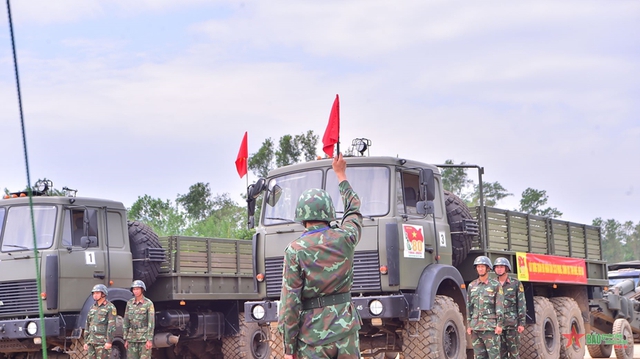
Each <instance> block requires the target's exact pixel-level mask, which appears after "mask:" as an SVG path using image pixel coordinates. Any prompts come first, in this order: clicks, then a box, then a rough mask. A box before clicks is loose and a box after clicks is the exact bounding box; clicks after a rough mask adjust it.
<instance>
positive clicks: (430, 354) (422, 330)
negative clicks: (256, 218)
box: [402, 295, 467, 359]
mask: <svg viewBox="0 0 640 359" xmlns="http://www.w3.org/2000/svg"><path fill="white" fill-rule="evenodd" d="M466 347H467V338H466V335H465V327H464V322H463V320H462V314H461V313H460V308H459V307H458V304H456V302H454V301H453V299H451V298H450V297H446V296H443V295H437V296H436V299H435V301H434V303H433V307H432V309H431V310H424V311H422V313H421V316H420V320H419V321H417V322H407V323H405V327H404V330H403V331H402V352H403V357H404V358H405V359H440V358H443V359H465V358H466V357H467V352H466Z"/></svg>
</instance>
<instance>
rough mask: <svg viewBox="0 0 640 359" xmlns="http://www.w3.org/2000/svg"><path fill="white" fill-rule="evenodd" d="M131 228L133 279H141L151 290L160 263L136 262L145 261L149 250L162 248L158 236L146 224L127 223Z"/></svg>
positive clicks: (130, 242)
mask: <svg viewBox="0 0 640 359" xmlns="http://www.w3.org/2000/svg"><path fill="white" fill-rule="evenodd" d="M127 225H128V226H129V244H130V246H131V256H132V257H133V279H140V280H141V281H143V282H144V284H146V285H147V288H149V286H150V285H152V284H153V283H154V282H155V281H156V278H157V277H158V272H160V265H161V263H160V262H149V261H136V259H144V258H145V256H146V253H145V252H146V249H147V248H162V246H161V245H160V240H159V239H158V235H157V234H155V232H154V231H153V230H152V229H151V227H149V226H147V225H146V224H144V223H141V222H138V221H127Z"/></svg>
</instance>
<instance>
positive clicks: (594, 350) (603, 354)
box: [587, 344, 613, 358]
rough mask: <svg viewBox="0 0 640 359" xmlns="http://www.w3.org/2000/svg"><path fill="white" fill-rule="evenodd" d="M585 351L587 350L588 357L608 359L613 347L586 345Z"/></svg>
mask: <svg viewBox="0 0 640 359" xmlns="http://www.w3.org/2000/svg"><path fill="white" fill-rule="evenodd" d="M587 350H589V355H591V357H592V358H609V357H610V356H611V352H612V351H613V346H611V345H606V344H600V345H587Z"/></svg>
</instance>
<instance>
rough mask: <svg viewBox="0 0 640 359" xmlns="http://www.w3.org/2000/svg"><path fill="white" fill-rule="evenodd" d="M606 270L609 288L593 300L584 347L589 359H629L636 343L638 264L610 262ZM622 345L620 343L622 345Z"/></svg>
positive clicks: (639, 298)
mask: <svg viewBox="0 0 640 359" xmlns="http://www.w3.org/2000/svg"><path fill="white" fill-rule="evenodd" d="M608 268H609V273H608V274H609V288H608V289H607V290H605V291H604V293H603V296H602V297H598V298H593V299H592V300H591V302H590V306H591V332H592V334H593V335H592V337H593V338H589V339H591V340H589V342H588V343H587V348H588V350H589V354H590V355H591V357H592V358H609V357H610V356H611V353H612V352H615V355H616V358H618V359H631V358H633V351H634V350H633V349H634V346H633V344H634V342H640V261H638V260H636V261H629V262H621V263H614V264H610V265H609V266H608ZM623 342H624V343H626V344H622V343H623Z"/></svg>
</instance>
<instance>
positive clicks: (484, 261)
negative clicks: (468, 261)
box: [473, 256, 493, 270]
mask: <svg viewBox="0 0 640 359" xmlns="http://www.w3.org/2000/svg"><path fill="white" fill-rule="evenodd" d="M478 264H484V265H486V266H487V267H489V269H490V270H492V269H493V266H492V265H491V259H489V257H487V256H478V257H477V258H476V260H474V261H473V266H474V267H475V266H477V265H478Z"/></svg>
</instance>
